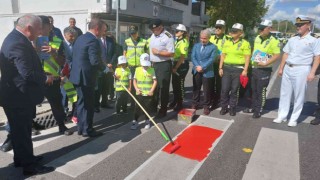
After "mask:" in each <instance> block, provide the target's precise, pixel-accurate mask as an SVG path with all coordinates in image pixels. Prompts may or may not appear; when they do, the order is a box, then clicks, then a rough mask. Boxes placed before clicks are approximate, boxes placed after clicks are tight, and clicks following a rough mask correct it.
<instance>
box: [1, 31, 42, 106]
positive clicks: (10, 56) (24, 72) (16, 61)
mask: <svg viewBox="0 0 320 180" xmlns="http://www.w3.org/2000/svg"><path fill="white" fill-rule="evenodd" d="M0 69H1V93H0V96H1V100H2V106H4V107H13V108H16V107H28V106H35V105H36V104H39V103H41V102H42V101H43V98H44V96H43V90H44V89H43V88H44V85H45V81H46V78H47V77H46V75H45V73H44V72H43V69H42V65H41V61H40V59H39V57H38V55H37V52H36V51H35V49H34V48H33V46H32V44H31V42H30V41H29V40H28V39H27V38H26V37H25V36H24V35H23V34H21V33H20V32H19V31H17V30H15V29H14V30H13V31H12V32H11V33H10V34H9V35H8V36H7V37H6V38H5V40H4V41H3V44H2V48H1V52H0Z"/></svg>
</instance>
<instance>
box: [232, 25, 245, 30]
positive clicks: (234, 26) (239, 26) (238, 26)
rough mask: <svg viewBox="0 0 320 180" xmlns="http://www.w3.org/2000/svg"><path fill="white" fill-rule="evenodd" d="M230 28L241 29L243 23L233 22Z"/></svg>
mask: <svg viewBox="0 0 320 180" xmlns="http://www.w3.org/2000/svg"><path fill="white" fill-rule="evenodd" d="M232 29H238V30H243V25H242V24H240V23H235V24H234V25H233V26H232Z"/></svg>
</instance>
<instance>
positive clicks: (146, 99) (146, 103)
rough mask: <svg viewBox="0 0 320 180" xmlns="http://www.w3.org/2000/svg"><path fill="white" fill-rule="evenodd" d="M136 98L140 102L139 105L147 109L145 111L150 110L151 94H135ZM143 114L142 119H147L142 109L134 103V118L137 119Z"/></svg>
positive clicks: (149, 111) (148, 111)
mask: <svg viewBox="0 0 320 180" xmlns="http://www.w3.org/2000/svg"><path fill="white" fill-rule="evenodd" d="M136 99H137V100H138V102H139V103H140V104H141V106H142V107H143V108H144V109H145V110H146V111H147V113H149V114H150V113H151V112H152V100H153V96H140V95H139V96H136ZM142 115H144V119H149V118H148V116H147V115H146V114H145V113H144V112H143V111H142V109H141V108H140V106H139V105H137V104H136V106H135V109H134V119H135V120H137V121H138V119H139V117H140V116H142Z"/></svg>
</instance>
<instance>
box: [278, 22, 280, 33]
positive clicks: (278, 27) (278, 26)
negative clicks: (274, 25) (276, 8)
mask: <svg viewBox="0 0 320 180" xmlns="http://www.w3.org/2000/svg"><path fill="white" fill-rule="evenodd" d="M279 26H280V20H279V21H278V31H279Z"/></svg>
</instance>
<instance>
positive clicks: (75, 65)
mask: <svg viewBox="0 0 320 180" xmlns="http://www.w3.org/2000/svg"><path fill="white" fill-rule="evenodd" d="M102 69H104V65H103V64H102V61H101V46H100V43H99V40H98V39H97V38H96V37H95V36H94V35H93V34H92V33H90V32H87V33H85V34H84V35H82V36H80V37H78V39H77V40H76V42H75V43H74V46H73V54H72V68H71V72H70V79H69V80H70V81H71V82H72V83H73V84H75V85H82V86H95V84H96V79H97V73H98V70H102Z"/></svg>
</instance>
